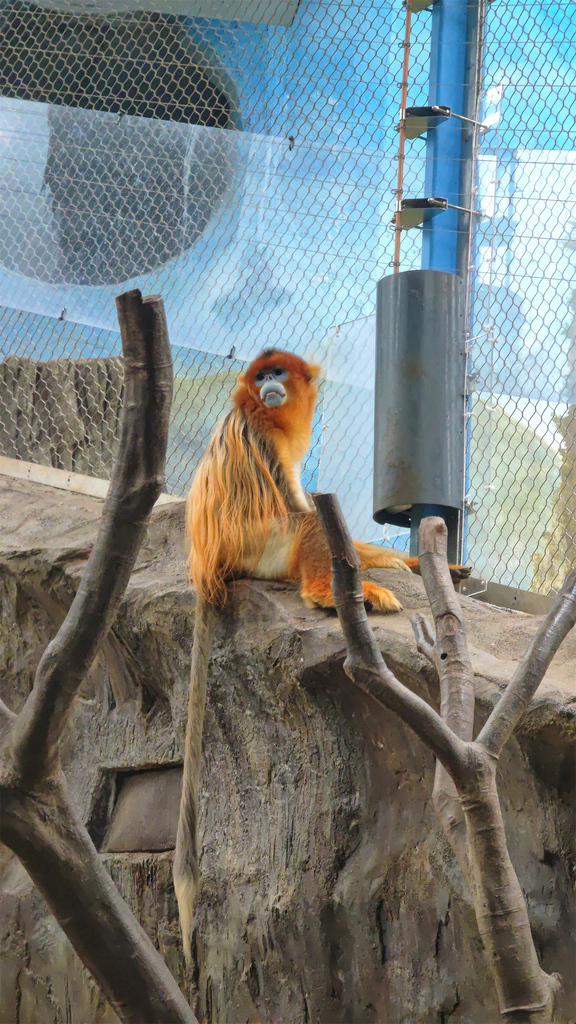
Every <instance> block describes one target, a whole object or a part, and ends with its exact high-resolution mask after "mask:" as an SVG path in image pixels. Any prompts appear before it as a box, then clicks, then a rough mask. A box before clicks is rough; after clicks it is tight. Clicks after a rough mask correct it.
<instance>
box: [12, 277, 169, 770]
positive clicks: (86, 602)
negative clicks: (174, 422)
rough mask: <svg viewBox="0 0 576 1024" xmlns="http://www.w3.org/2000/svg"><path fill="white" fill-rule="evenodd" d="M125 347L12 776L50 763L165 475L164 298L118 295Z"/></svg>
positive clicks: (16, 742)
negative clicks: (79, 559)
mask: <svg viewBox="0 0 576 1024" xmlns="http://www.w3.org/2000/svg"><path fill="white" fill-rule="evenodd" d="M117 306H118V313H119V319H120V328H121V334H122V344H123V349H124V352H125V355H126V369H125V381H124V402H123V407H122V422H121V432H120V443H119V448H118V455H117V458H116V461H115V463H114V468H113V471H112V476H111V481H110V489H109V494H108V497H107V499H106V502H105V504H104V509H103V512H102V520H101V524H100V530H99V532H98V537H97V539H96V542H95V544H94V547H93V549H92V551H91V554H90V557H89V559H88V562H87V565H86V568H85V570H84V573H83V575H82V579H81V581H80V585H79V587H78V591H77V593H76V596H75V598H74V600H73V602H72V605H71V607H70V609H69V611H68V614H67V616H66V618H65V620H64V622H63V623H62V625H61V627H60V629H59V630H58V633H57V634H56V636H55V637H54V639H53V640H52V641H51V643H50V644H49V645H48V647H47V648H46V650H45V651H44V654H43V656H42V658H41V661H40V664H39V666H38V670H37V672H36V678H35V680H34V686H33V689H32V692H31V693H30V696H29V697H28V700H27V701H26V703H25V705H24V708H23V709H22V712H21V713H20V715H19V716H18V720H17V722H16V723H15V725H14V727H13V729H12V731H11V736H10V740H9V745H10V751H9V757H10V760H11V764H12V769H13V772H14V773H15V779H16V778H17V779H18V780H19V781H18V784H19V785H22V786H30V785H32V784H33V782H34V780H35V779H36V778H39V777H41V776H42V774H43V773H44V772H45V771H46V770H50V765H51V761H52V760H53V756H54V751H55V750H56V747H57V744H58V742H59V740H60V737H61V736H62V734H63V733H64V732H65V730H66V728H67V718H68V712H69V709H70V707H71V704H72V701H73V699H74V696H75V694H76V692H77V690H78V688H79V686H80V684H81V682H82V680H83V678H84V676H85V675H86V672H87V671H88V669H89V667H90V665H91V664H92V661H93V660H94V657H95V656H96V653H97V651H98V648H99V647H100V645H101V643H102V641H103V639H104V637H105V636H106V633H107V632H108V629H109V628H110V625H111V624H112V621H113V619H114V616H115V614H116V610H117V608H118V604H119V602H120V599H121V598H122V595H123V593H124V591H125V589H126V586H127V584H128V580H129V579H130V575H131V573H132V570H133V568H134V564H135V562H136V558H137V555H138V551H139V550H140V545H141V543H142V540H143V538H144V533H145V530H146V525H147V521H148V516H149V515H150V512H151V511H152V508H153V506H154V502H155V501H156V498H157V497H158V495H159V493H160V491H161V488H162V481H163V474H164V462H165V458H166V448H167V444H168V423H169V415H170V405H171V400H172V358H171V354H170V343H169V341H168V330H167V327H166V317H165V314H164V306H163V303H162V299H160V298H157V297H155V298H150V299H144V300H143V299H142V296H141V294H140V292H139V291H138V290H134V291H132V292H127V293H126V294H125V295H121V296H120V297H119V298H118V299H117Z"/></svg>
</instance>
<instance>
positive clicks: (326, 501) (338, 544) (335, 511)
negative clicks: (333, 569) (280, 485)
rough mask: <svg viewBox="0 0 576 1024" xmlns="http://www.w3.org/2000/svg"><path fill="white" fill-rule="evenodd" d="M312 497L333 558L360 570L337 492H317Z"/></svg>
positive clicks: (356, 553) (358, 560)
mask: <svg viewBox="0 0 576 1024" xmlns="http://www.w3.org/2000/svg"><path fill="white" fill-rule="evenodd" d="M312 499H313V501H314V504H315V506H316V511H317V512H318V515H319V516H320V520H321V522H322V526H323V528H324V533H325V534H326V539H327V541H328V544H329V547H330V554H331V556H332V558H334V559H335V560H336V561H337V562H346V563H347V564H348V565H351V566H353V567H354V568H355V569H358V570H359V569H360V559H359V558H358V552H357V551H356V548H355V547H354V541H353V540H352V537H351V536H350V533H349V530H348V527H347V525H346V520H345V519H344V516H343V514H342V509H341V508H340V502H339V501H338V498H337V497H336V495H335V494H322V493H321V492H317V493H316V494H313V495H312Z"/></svg>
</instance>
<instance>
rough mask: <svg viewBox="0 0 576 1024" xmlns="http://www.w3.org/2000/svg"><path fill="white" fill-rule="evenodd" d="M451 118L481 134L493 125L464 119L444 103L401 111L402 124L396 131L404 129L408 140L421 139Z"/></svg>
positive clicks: (468, 118) (397, 126)
mask: <svg viewBox="0 0 576 1024" xmlns="http://www.w3.org/2000/svg"><path fill="white" fill-rule="evenodd" d="M451 117H455V118H456V120H457V121H463V122H464V124H465V125H472V126H473V127H474V128H477V129H478V131H479V132H487V131H489V130H490V128H491V127H492V125H489V124H484V122H483V121H474V120H473V119H472V118H471V117H464V115H463V114H455V113H454V111H453V110H452V108H451V107H448V106H446V105H445V104H444V103H437V104H434V105H433V106H430V107H406V110H401V111H400V123H399V124H397V125H396V130H397V131H399V130H400V127H401V126H402V125H403V127H404V136H405V138H407V139H419V138H421V137H422V136H423V135H425V134H426V132H427V131H429V130H430V129H431V128H438V127H439V126H440V125H441V124H444V122H445V121H448V120H449V119H450V118H451Z"/></svg>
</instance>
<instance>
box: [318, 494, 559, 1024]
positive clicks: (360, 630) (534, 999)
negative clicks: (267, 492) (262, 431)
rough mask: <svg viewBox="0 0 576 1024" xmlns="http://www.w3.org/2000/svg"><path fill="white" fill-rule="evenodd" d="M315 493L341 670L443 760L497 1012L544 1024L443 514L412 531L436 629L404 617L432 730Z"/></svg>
mask: <svg viewBox="0 0 576 1024" xmlns="http://www.w3.org/2000/svg"><path fill="white" fill-rule="evenodd" d="M314 501H315V504H316V508H317V509H318V513H319V515H320V518H321V521H322V524H323V526H324V531H325V534H326V539H327V541H328V545H329V547H330V550H331V553H332V556H333V558H332V567H333V579H332V587H333V593H334V598H335V602H336V607H337V610H338V616H339V618H340V623H341V625H342V629H343V631H344V635H345V638H346V644H347V649H348V657H347V660H346V664H345V667H346V669H347V671H348V674H349V675H350V676H351V678H352V679H353V680H354V682H356V683H357V685H359V686H362V688H363V689H366V690H367V691H368V692H369V693H372V694H373V695H374V696H376V698H377V699H378V700H381V702H382V703H383V704H385V705H386V706H387V707H389V708H391V710H393V711H395V712H396V713H397V714H398V715H399V716H400V717H401V718H402V719H403V720H404V721H405V722H406V723H407V724H409V725H411V726H412V728H413V729H414V731H415V732H416V733H417V735H418V736H419V737H420V738H421V739H422V741H423V742H424V743H425V744H426V745H427V746H428V747H429V749H431V750H432V751H433V752H434V753H435V754H436V756H437V758H438V761H441V762H442V764H441V765H438V767H437V773H436V781H435V804H436V808H437V811H438V814H439V817H440V819H441V821H442V824H443V826H444V828H445V829H446V832H447V834H448V836H449V838H450V841H451V843H452V845H453V848H454V850H455V852H456V855H457V857H458V860H459V863H460V865H461V867H462V870H463V872H464V875H465V877H466V878H467V880H468V883H469V885H470V889H471V894H472V898H473V902H474V910H475V913H476V919H477V922H478V928H479V930H480V934H481V936H482V940H483V943H484V949H485V953H486V958H487V961H488V964H489V967H490V970H491V972H492V974H493V977H494V982H495V985H496V989H497V992H498V999H499V1004H500V1012H501V1014H502V1016H504V1017H505V1018H506V1019H507V1020H514V1021H516V1022H518V1024H521V1022H522V1024H551V1021H552V1019H553V1012H554V1000H555V991H556V989H557V985H558V982H557V979H556V978H555V977H550V976H548V975H547V974H545V972H544V971H542V969H541V967H540V965H539V963H538V957H537V954H536V950H535V948H534V942H533V939H532V934H531V931H530V921H529V918H528V910H527V907H526V900H525V899H524V896H523V893H522V889H521V887H520V885H519V883H518V878H517V876H516V873H515V871H514V867H513V865H512V862H511V860H510V855H509V853H508V847H507V843H506V834H505V831H504V823H503V820H502V813H501V809H500V802H499V799H498V791H497V787H496V765H497V759H496V757H494V756H493V755H492V754H491V753H490V751H489V750H487V749H486V748H485V747H484V746H483V745H482V744H480V743H479V742H474V741H473V740H472V729H473V716H474V690H473V674H472V668H471V664H470V657H469V654H468V647H467V643H466V635H465V629H464V622H463V618H462V612H461V609H460V603H459V601H458V598H457V596H456V594H455V592H454V587H453V584H452V581H451V578H450V573H449V569H448V563H447V560H446V527H445V525H444V523H443V522H442V520H438V519H433V518H428V519H425V520H424V521H423V523H422V526H421V531H420V542H421V549H420V565H421V572H422V577H423V579H424V583H425V586H426V590H427V593H428V597H429V600H430V604H431V606H432V610H433V612H434V621H435V632H436V636H435V638H433V636H432V630H431V628H430V625H429V624H428V622H427V621H426V619H425V618H424V617H423V616H420V617H415V619H414V621H413V626H414V632H415V635H416V640H417V644H418V648H419V650H420V651H421V652H422V653H423V654H424V656H425V657H426V658H427V659H428V660H429V661H430V662H431V664H432V665H434V667H436V668H437V669H438V672H439V675H440V681H441V710H442V719H445V720H444V721H443V720H442V719H441V722H442V730H439V729H438V730H436V722H435V718H437V717H438V716H436V714H435V712H434V711H433V710H432V709H431V708H430V707H429V706H428V705H427V704H425V702H423V701H419V698H416V699H417V700H418V701H419V703H418V705H417V706H416V707H417V711H416V713H415V706H414V704H413V703H412V701H411V700H410V699H407V697H406V692H407V693H409V694H410V696H411V697H414V695H413V694H411V692H410V691H406V687H402V688H400V684H399V683H398V681H397V680H396V679H395V677H394V676H393V675H392V673H390V672H389V671H388V670H387V669H386V667H385V666H384V671H383V669H382V666H383V664H384V663H383V660H382V658H381V655H380V652H379V650H378V648H377V646H376V641H375V638H374V635H373V633H372V630H371V629H370V625H369V623H368V621H367V618H366V615H365V612H364V607H363V602H362V591H361V589H360V580H359V572H358V569H357V559H356V554H355V551H354V548H353V545H352V541H351V539H350V536H349V534H348V531H347V528H346V524H345V522H344V520H343V518H342V514H341V512H340V509H339V506H338V504H337V501H336V499H335V497H334V496H333V495H328V494H325V495H316V496H315V497H314ZM569 614H570V613H566V611H565V610H564V612H563V614H562V615H559V618H560V619H561V623H562V625H561V626H559V627H558V630H559V631H561V630H562V629H564V628H565V624H566V618H567V617H568V618H569ZM555 621H557V620H555ZM556 646H557V645H556ZM399 688H400V689H399ZM421 705H423V707H422V706H421ZM438 737H441V743H438ZM440 747H442V749H440ZM446 750H448V751H449V755H448V757H447V756H446ZM444 769H447V770H448V771H449V772H450V778H449V777H448V774H447V771H445V770H444ZM451 818H452V820H451ZM463 826H465V829H464V827H463Z"/></svg>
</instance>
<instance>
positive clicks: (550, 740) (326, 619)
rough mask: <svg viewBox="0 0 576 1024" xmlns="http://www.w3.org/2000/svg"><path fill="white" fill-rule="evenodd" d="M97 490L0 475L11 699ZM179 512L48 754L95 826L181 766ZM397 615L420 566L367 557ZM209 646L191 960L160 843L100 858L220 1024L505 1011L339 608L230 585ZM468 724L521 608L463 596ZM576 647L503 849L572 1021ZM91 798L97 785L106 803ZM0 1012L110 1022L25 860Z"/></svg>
mask: <svg viewBox="0 0 576 1024" xmlns="http://www.w3.org/2000/svg"><path fill="white" fill-rule="evenodd" d="M101 507H102V505H101V502H100V501H98V500H97V499H92V498H87V497H85V496H83V495H75V494H70V493H67V492H63V491H57V490H53V489H51V488H46V487H43V486H41V485H39V484H31V483H29V482H24V481H16V480H10V479H8V478H6V477H0V522H1V524H2V525H1V528H0V588H1V591H0V592H1V595H2V616H1V626H0V630H1V634H0V636H1V649H0V668H1V678H2V687H3V697H4V699H5V700H6V701H7V703H8V704H9V705H10V706H12V707H13V708H14V709H15V710H18V709H19V708H20V707H21V705H22V702H23V701H24V699H25V697H26V694H27V693H28V691H29V688H30V686H31V682H32V679H33V675H34V671H35V668H36V665H37V662H38V659H39V657H40V655H41V653H42V650H43V648H44V646H45V644H46V643H47V641H48V640H49V639H50V637H51V636H52V635H53V633H54V630H55V628H56V627H57V626H58V624H59V623H60V621H61V620H62V617H63V615H64V614H65V611H66V608H67V607H68V606H69V603H70V601H71V599H72V596H73V594H74V592H75V589H76V586H77V584H78V579H79V576H80V574H81V572H82V569H83V566H84V564H85V560H86V556H87V552H88V551H89V549H90V546H91V544H92V542H93V539H94V536H95V533H96V530H97V527H98V520H99V517H100V513H101ZM182 518H183V506H182V505H171V506H164V507H162V508H159V509H157V510H156V511H155V513H154V515H153V521H152V524H151V526H150V529H149V533H148V538H147V542H146V544H145V546H144V548H143V550H142V552H141V556H140V559H139V563H138V566H137V569H136V571H135V573H134V575H133V577H132V580H131V583H130V587H129V589H128V592H127V594H126V597H125V600H124V602H123V604H122V607H121V611H120V614H119V616H118V619H117V621H116V623H115V625H114V627H113V630H112V632H111V635H110V637H109V640H108V642H107V644H106V647H105V650H104V651H103V652H102V654H101V656H100V657H99V658H98V660H97V663H96V664H95V665H94V667H93V669H92V671H91V673H90V676H89V678H88V679H87V680H86V683H85V685H84V687H83V690H82V694H81V697H80V699H79V700H78V701H77V705H76V713H75V719H74V723H73V727H72V729H71V733H70V736H69V739H68V743H67V749H66V752H65V765H66V771H67V774H68V778H69V781H70V784H71V786H72V788H73V790H74V792H75V794H76V799H77V801H78V805H79V807H80V809H81V812H82V814H83V816H84V818H85V820H87V821H89V822H91V827H92V828H93V830H95V831H97V829H96V825H95V822H96V819H97V817H98V813H99V812H98V813H97V809H98V806H99V803H98V801H99V800H100V805H101V804H102V797H101V795H102V786H103V782H102V780H103V779H104V778H106V777H107V773H109V772H110V770H122V769H135V768H146V767H154V766H160V765H165V766H169V765H173V764H175V763H176V764H177V763H178V762H179V761H181V750H182V739H183V736H182V732H183V727H184V709H185V704H186V700H187V691H188V673H189V662H190V658H189V651H190V645H191V638H192V628H193V618H194V601H193V597H192V595H191V594H190V592H189V590H188V587H187V585H186V581H185V578H184V574H183V551H182ZM370 575H371V576H373V577H374V578H377V579H379V580H381V581H382V582H383V583H384V584H385V585H386V586H389V587H391V588H392V589H393V590H394V591H395V592H396V593H397V594H398V596H399V597H400V599H401V600H402V602H403V603H404V606H405V609H407V610H408V611H410V610H413V609H416V608H421V609H426V599H425V595H424V591H423V586H422V583H421V581H420V580H419V579H418V578H417V577H416V576H408V575H407V574H404V573H398V572H393V571H383V570H380V571H378V572H377V573H376V572H374V573H371V574H370ZM231 590H232V593H231V599H230V601H229V603H228V606H227V608H226V610H225V611H224V613H223V614H222V616H221V619H220V622H219V626H218V632H217V638H216V643H215V646H214V652H213V659H212V671H211V679H210V684H209V695H208V707H207V718H206V729H205V755H204V764H203V785H202V802H201V810H200V838H201V844H202V849H203V854H202V895H201V899H200V901H199V903H198V909H197V922H198V929H197V932H196V963H195V968H194V970H193V971H192V972H191V973H189V974H188V975H187V974H186V973H185V970H184V966H183V963H182V960H181V957H180V954H179V942H178V925H177V913H176V906H175V900H174V894H173V890H172V886H171V880H170V869H171V853H170V852H158V853H150V852H139V853H138V852H136V853H122V854H119V853H116V854H106V860H107V863H108V864H109V867H110V871H111V873H112V875H113V876H114V878H115V879H116V881H117V883H118V885H119V886H120V888H121V890H122V892H123V893H124V895H125V897H126V898H127V899H128V901H129V902H130V904H131V905H132V907H133V908H134V910H135V912H136V913H137V914H138V916H139V918H140V920H141V921H142V923H143V925H144V927H145V928H146V929H147V931H148V933H149V934H150V935H151V936H152V938H153V940H154V941H155V942H156V944H157V945H158V947H159V949H160V950H161V952H162V954H163V956H164V957H165V958H166V960H167V962H168V964H169V966H170V968H171V969H172V970H173V972H174V973H175V975H176V977H178V978H179V980H180V983H181V984H182V986H183V988H184V989H185V991H187V993H188V995H189V997H190V1000H191V1002H192V1003H193V1005H195V1007H196V1009H197V1012H198V1013H199V1014H200V1015H201V1016H202V1017H204V1018H205V1019H206V1020H207V1021H211V1022H214V1024H240V1022H245V1021H246V1022H256V1021H260V1022H263V1024H264V1022H265V1024H280V1022H282V1024H304V1022H322V1024H341V1022H350V1024H376V1022H379V1024H404V1022H406V1024H408V1022H410V1024H414V1022H416V1021H418V1022H441V1021H448V1020H449V1021H450V1022H459V1024H460V1022H474V1024H490V1022H492V1021H497V1020H499V1019H500V1018H499V1015H498V1013H497V1009H496V1004H495V998H494V992H493V986H492V983H491V981H490V979H489V977H488V976H487V973H486V969H485V966H484V961H483V958H482V952H481V949H480V942H479V938H478V934H477V930H476V925H475V921H474V916H473V912H472V909H471V904H470V899H469V896H468V893H467V891H466V889H465V887H464V886H463V883H462V879H461V876H460V874H459V871H458V868H457V866H456V865H455V862H454V859H453V857H452V854H451V851H450V849H449V848H448V846H447V844H446V842H445V840H444V838H443V836H442V834H441V831H440V829H439V827H438V825H437V823H436V820H435V815H434V810H433V806H432V802H431V790H432V774H433V761H432V757H431V756H430V755H429V753H428V752H427V751H426V750H425V749H424V748H423V746H422V745H421V744H420V742H419V741H418V740H417V739H416V737H415V736H413V735H412V734H411V732H410V731H409V730H408V729H407V728H406V727H404V726H403V725H402V723H401V722H400V721H399V720H397V719H396V718H395V716H394V715H392V714H391V713H389V712H387V711H385V710H384V709H382V708H380V707H379V706H377V705H376V704H375V703H373V702H371V701H370V700H369V698H367V697H365V696H364V695H363V694H362V693H360V692H358V691H356V690H355V688H354V687H353V686H352V684H351V682H350V681H349V680H348V679H347V678H346V676H345V675H344V673H343V670H342V661H343V655H344V648H343V639H342V633H341V630H340V627H339V625H338V621H337V619H336V618H335V617H333V616H329V615H326V614H325V613H323V612H320V611H310V610H308V609H306V608H305V607H304V606H303V605H302V603H301V601H300V599H299V597H298V594H297V591H296V589H295V588H293V587H290V586H284V585H278V584H271V583H263V582H259V581H244V582H240V583H237V584H235V585H234V587H232V588H231ZM463 605H464V608H465V613H466V619H467V626H468V631H469V639H470V644H471V651H472V658H473V663H474V667H475V670H476V672H477V692H478V719H479V721H481V720H482V719H483V718H484V717H485V716H486V714H487V712H488V710H489V708H490V706H491V705H492V704H493V703H494V701H495V700H496V698H497V696H498V693H499V691H500V689H501V688H502V687H503V686H504V685H505V683H506V681H507V680H508V678H509V677H510V673H511V671H513V669H514V667H515V665H516V664H517V662H518V659H519V658H520V657H521V655H522V653H523V651H524V649H525V647H526V645H527V643H528V642H529V639H530V637H531V636H532V635H533V633H534V631H535V629H536V628H537V625H538V621H539V620H538V619H537V618H534V617H530V616H526V615H521V614H519V613H514V612H505V611H501V610H497V609H494V608H492V607H491V606H489V605H483V604H480V603H479V602H474V601H473V600H471V599H464V600H463ZM372 623H373V625H374V627H375V629H376V633H377V637H378V640H379V643H380V645H381V648H382V651H383V653H384V655H385V656H386V658H387V660H388V663H389V664H390V666H391V667H392V668H393V669H394V671H395V672H396V673H397V674H398V676H399V677H400V678H401V679H402V680H403V682H405V683H406V684H408V685H409V686H411V687H413V688H414V689H415V690H416V691H417V692H418V693H420V694H421V695H422V696H424V697H425V698H426V699H428V700H430V701H432V702H433V703H436V702H437V685H436V681H435V679H434V676H433V674H432V673H431V671H430V670H429V668H428V667H427V665H426V664H425V663H424V661H423V659H422V658H421V657H420V656H419V655H418V654H417V652H416V649H415V644H414V641H413V639H412V631H411V627H410V624H409V620H408V615H407V613H406V612H403V613H401V614H400V615H396V616H390V617H387V618H382V617H381V616H373V617H372ZM575 666H576V637H575V636H573V635H572V636H570V637H569V638H568V640H567V641H566V643H565V644H564V645H563V647H562V648H561V650H560V652H559V654H558V656H557V658H556V659H555V661H554V663H553V665H552V667H551V669H550V671H549V673H548V675H547V677H546V680H545V681H544V683H543V685H542V687H541V689H540V691H539V693H538V695H537V697H536V699H535V700H534V701H533V703H532V705H531V707H530V709H529V712H528V713H527V715H526V716H525V718H524V720H523V722H522V724H521V728H520V730H519V732H518V735H517V736H516V737H515V738H514V739H513V740H512V741H511V742H510V743H509V744H508V746H507V748H506V750H505V752H504V755H503V757H502V761H501V771H500V787H501V789H500V791H501V798H502V803H503V807H504V812H505V820H506V825H507V830H508V834H509V839H510V846H511V853H512V857H513V860H514V863H515V865H516V868H517V871H518V874H519V877H520V880H521V884H522V886H523V888H524V890H525V892H526V895H527V899H528V902H529V906H530V915H531V921H532V925H533V929H534V934H535V939H536V945H537V949H538V951H539V954H540V956H541V962H542V965H543V967H544V968H545V969H546V970H547V971H560V972H561V973H562V974H563V976H564V982H565V988H564V993H563V995H562V999H561V1007H560V1010H559V1013H558V1017H557V1020H558V1021H559V1022H564V1024H567V1022H568V1021H570V1020H573V1019H574V1014H575V1008H574V992H573V987H572V980H573V963H574V947H573V945H571V942H572V939H571V924H572V922H573V912H574V904H573V898H572V896H571V887H570V877H569V871H570V865H571V864H573V862H574V852H573V848H572V849H571V843H572V842H573V835H574V821H573V806H574V801H573V797H574V778H573V769H574V757H573V739H574V732H575V727H574V709H575V703H576V686H575V681H574V677H575V676H576V671H575ZM99 794H100V796H99ZM0 907H1V911H0V916H1V922H2V923H1V925H0V929H1V931H0V948H2V953H3V968H2V1003H1V1007H0V1019H1V1020H2V1021H3V1022H6V1024H8V1022H10V1024H12V1022H15V1024H33V1022H39V1024H52V1022H54V1024H56V1022H58V1024H60V1022H78V1024H93V1022H94V1024H96V1022H102V1024H104V1022H112V1021H116V1017H115V1015H114V1014H113V1012H112V1011H111V1010H110V1008H109V1007H107V1006H106V1005H104V1004H103V1003H102V1001H101V1000H100V997H99V993H98V990H97V989H96V987H95V985H94V984H93V983H92V981H91V980H90V978H89V976H88V974H87V973H86V972H85V971H84V969H83V968H82V966H81V964H80V963H79V961H78V960H77V958H76V956H75V954H74V953H73V951H72V949H71V947H70V945H69V943H68V942H67V940H66V939H65V937H64V936H63V934H62V933H61V932H60V930H59V928H58V926H57V925H56V924H55V922H54V921H53V920H52V918H51V917H50V914H49V913H48V911H47V909H46V908H45V906H44V904H43V901H42V899H41V898H40V897H39V896H38V895H37V894H36V893H35V891H34V888H33V886H32V885H31V883H30V882H29V881H28V879H27V876H26V874H25V872H24V871H23V869H22V868H21V867H20V865H19V863H18V862H17V861H16V860H15V859H14V858H13V857H12V856H11V855H10V853H9V852H8V851H6V852H5V856H4V859H3V874H2V878H1V881H0Z"/></svg>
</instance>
